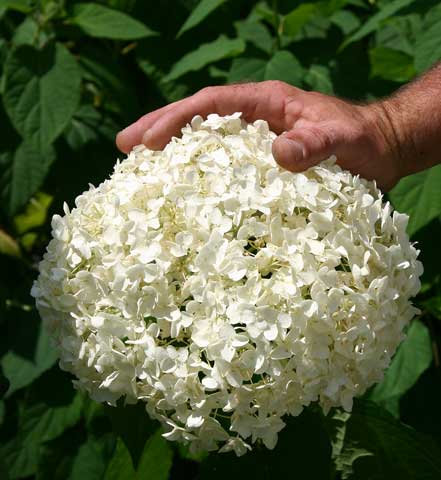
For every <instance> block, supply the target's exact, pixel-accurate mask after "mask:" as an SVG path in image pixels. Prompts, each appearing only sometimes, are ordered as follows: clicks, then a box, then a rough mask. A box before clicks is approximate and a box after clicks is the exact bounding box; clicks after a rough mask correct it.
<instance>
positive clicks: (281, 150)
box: [272, 126, 338, 172]
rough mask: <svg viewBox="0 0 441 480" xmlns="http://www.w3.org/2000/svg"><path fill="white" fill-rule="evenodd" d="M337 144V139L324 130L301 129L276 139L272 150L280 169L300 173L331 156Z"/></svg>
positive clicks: (317, 128)
mask: <svg viewBox="0 0 441 480" xmlns="http://www.w3.org/2000/svg"><path fill="white" fill-rule="evenodd" d="M337 143H338V142H337V139H336V138H334V136H333V135H331V134H330V132H329V130H328V129H326V128H319V127H315V126H314V127H312V126H311V127H301V128H294V129H293V130H290V131H289V132H285V133H283V134H282V135H280V136H279V137H277V138H276V140H274V143H273V148H272V150H273V155H274V158H275V160H276V162H277V163H278V164H279V165H280V166H281V167H282V168H286V169H287V170H290V171H291V172H301V171H303V170H306V169H308V168H309V167H312V166H313V165H316V164H317V163H320V162H321V161H322V160H326V159H327V158H329V157H330V156H331V155H333V154H334V153H335V152H336V149H337Z"/></svg>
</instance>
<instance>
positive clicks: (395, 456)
mask: <svg viewBox="0 0 441 480" xmlns="http://www.w3.org/2000/svg"><path fill="white" fill-rule="evenodd" d="M338 423H339V426H338V427H337V428H338V429H339V433H338V435H337V446H338V448H336V449H335V450H334V453H338V454H339V455H338V456H337V457H336V465H337V469H338V470H339V471H341V472H342V478H343V479H348V478H349V479H354V480H377V479H378V480H382V479H389V478H399V479H400V480H434V479H436V478H441V451H440V450H439V448H438V446H437V445H436V444H435V443H434V442H433V441H432V440H431V439H430V437H426V436H425V435H422V434H419V433H418V432H416V431H415V430H413V429H412V428H410V427H408V426H406V425H404V424H402V423H400V422H398V421H397V420H395V418H394V417H393V416H392V415H391V414H390V413H389V412H387V411H386V410H384V409H382V408H381V407H380V406H377V405H375V404H373V403H369V402H356V403H355V404H354V409H353V412H352V414H351V415H345V416H343V417H340V419H339V420H338Z"/></svg>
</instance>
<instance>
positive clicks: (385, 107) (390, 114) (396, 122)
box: [362, 98, 414, 183]
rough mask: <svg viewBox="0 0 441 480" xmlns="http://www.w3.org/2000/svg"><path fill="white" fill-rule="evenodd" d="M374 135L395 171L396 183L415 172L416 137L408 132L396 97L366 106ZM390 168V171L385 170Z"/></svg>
mask: <svg viewBox="0 0 441 480" xmlns="http://www.w3.org/2000/svg"><path fill="white" fill-rule="evenodd" d="M362 109H363V111H364V115H365V118H366V119H367V122H368V126H367V128H369V131H370V132H372V136H373V139H374V144H375V147H376V153H377V155H378V157H379V160H380V161H381V162H383V165H384V167H386V165H387V166H388V167H389V169H390V171H391V172H392V173H391V175H392V177H393V183H395V182H397V181H398V180H400V179H401V178H402V177H404V176H406V175H409V174H411V173H413V171H412V169H411V166H410V165H409V160H408V159H409V158H410V157H411V156H412V153H411V152H412V151H413V149H414V146H413V142H412V137H411V135H408V134H407V133H406V131H405V121H404V118H403V115H402V111H401V110H400V107H399V105H398V104H397V102H396V101H395V99H393V98H388V99H385V100H380V101H377V102H374V103H371V104H368V105H365V106H363V107H362ZM385 169H386V168H385Z"/></svg>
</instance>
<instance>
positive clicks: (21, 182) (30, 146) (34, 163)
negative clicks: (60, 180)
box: [9, 140, 55, 215]
mask: <svg viewBox="0 0 441 480" xmlns="http://www.w3.org/2000/svg"><path fill="white" fill-rule="evenodd" d="M54 160H55V150H54V148H53V147H52V145H50V144H49V145H38V144H36V143H35V142H34V141H32V140H31V141H24V142H23V143H22V144H21V145H20V146H19V147H18V148H17V150H16V152H15V155H14V160H13V164H12V178H11V183H10V199H9V213H10V214H11V215H13V214H15V213H16V212H17V211H18V210H19V209H20V208H21V207H22V206H23V205H25V204H26V203H27V201H28V200H29V199H30V198H31V197H32V195H33V194H34V193H35V192H36V191H37V190H38V189H39V188H40V187H41V185H42V184H43V182H44V179H45V178H46V176H47V174H48V172H49V168H50V166H51V165H52V163H53V162H54Z"/></svg>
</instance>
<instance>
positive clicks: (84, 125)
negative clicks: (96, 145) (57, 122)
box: [65, 105, 118, 150]
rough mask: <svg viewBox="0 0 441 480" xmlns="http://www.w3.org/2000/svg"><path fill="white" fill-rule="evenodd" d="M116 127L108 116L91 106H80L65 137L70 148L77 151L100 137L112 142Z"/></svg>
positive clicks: (116, 131)
mask: <svg viewBox="0 0 441 480" xmlns="http://www.w3.org/2000/svg"><path fill="white" fill-rule="evenodd" d="M117 133H118V127H117V126H116V125H115V123H114V122H113V121H112V119H111V118H110V117H109V116H108V115H103V113H102V112H100V111H98V110H97V109H96V108H94V107H93V106H92V105H81V106H80V108H79V109H78V110H77V111H76V112H75V114H74V116H73V117H72V120H71V122H70V124H69V126H68V128H67V129H66V132H65V137H66V140H67V142H68V143H69V145H70V146H71V148H73V149H74V150H77V149H79V148H82V147H84V146H85V145H87V144H88V143H89V142H97V141H99V140H100V137H101V138H103V139H105V140H107V141H109V142H113V140H114V138H115V136H116V134H117Z"/></svg>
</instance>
